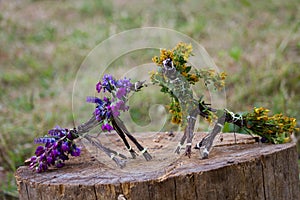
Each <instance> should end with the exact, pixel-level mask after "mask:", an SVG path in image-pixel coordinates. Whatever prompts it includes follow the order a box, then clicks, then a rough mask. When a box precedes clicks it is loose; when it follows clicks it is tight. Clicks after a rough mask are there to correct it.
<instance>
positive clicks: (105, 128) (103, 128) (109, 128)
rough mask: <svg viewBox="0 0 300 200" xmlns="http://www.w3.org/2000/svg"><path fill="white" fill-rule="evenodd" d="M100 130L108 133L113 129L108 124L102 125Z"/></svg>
mask: <svg viewBox="0 0 300 200" xmlns="http://www.w3.org/2000/svg"><path fill="white" fill-rule="evenodd" d="M101 129H102V130H103V131H109V132H110V131H112V130H114V129H113V127H112V126H111V125H110V124H109V123H106V124H102V126H101Z"/></svg>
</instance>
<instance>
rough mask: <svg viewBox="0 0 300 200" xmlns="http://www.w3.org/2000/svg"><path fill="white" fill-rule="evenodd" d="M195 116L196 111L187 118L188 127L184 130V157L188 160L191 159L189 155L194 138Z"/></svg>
mask: <svg viewBox="0 0 300 200" xmlns="http://www.w3.org/2000/svg"><path fill="white" fill-rule="evenodd" d="M197 114H198V110H194V111H193V112H191V113H190V115H189V116H188V125H187V129H186V131H187V133H186V135H187V141H186V149H185V155H186V156H188V157H189V158H190V157H191V153H192V141H193V137H194V128H195V123H196V119H197Z"/></svg>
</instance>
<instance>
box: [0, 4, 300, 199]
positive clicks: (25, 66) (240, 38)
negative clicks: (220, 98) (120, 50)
mask: <svg viewBox="0 0 300 200" xmlns="http://www.w3.org/2000/svg"><path fill="white" fill-rule="evenodd" d="M298 5H299V2H298V0H285V1H281V0H270V1H250V0H240V1H233V0H230V1H229V0H228V1H224V0H219V1H218V0H203V1H198V0H181V1H178V0H175V1H171V0H166V1H157V0H148V1H138V0H132V1H125V0H117V1H101V0H86V1H83V0H82V1H79V0H61V1H50V0H49V1H46V0H22V1H17V0H12V1H1V0H0V185H1V188H0V190H1V192H2V193H1V195H0V198H2V197H3V198H7V199H9V198H13V197H17V190H16V184H15V180H14V175H13V174H14V172H15V170H16V169H17V167H18V166H20V165H22V164H23V161H24V160H25V159H26V158H28V157H29V156H31V155H32V154H33V152H34V145H33V142H32V141H33V139H34V137H36V136H41V135H44V134H45V133H46V131H47V130H48V129H50V128H53V127H54V126H55V125H56V124H58V123H59V124H60V125H61V126H64V127H72V126H73V123H72V122H73V119H72V112H71V95H72V86H73V81H74V77H75V75H76V72H77V70H78V69H79V67H80V64H81V62H82V61H83V59H84V58H85V56H87V54H88V53H89V52H90V51H91V50H92V49H93V48H94V47H95V46H96V45H97V44H99V43H100V42H101V41H103V40H105V39H107V38H108V37H109V36H112V35H113V34H115V33H119V32H121V31H125V30H128V29H132V28H138V27H148V26H157V27H163V28H170V29H175V30H177V31H180V32H182V33H184V34H187V35H189V36H190V37H192V38H194V39H195V40H196V41H198V42H199V43H201V44H202V45H203V46H204V47H205V48H206V50H207V51H208V53H209V54H210V55H211V57H212V58H213V59H214V61H215V62H216V64H217V65H218V67H219V68H220V69H221V70H222V71H226V72H227V74H228V79H227V86H226V94H227V99H226V101H227V105H228V108H229V109H231V110H234V111H247V110H250V109H251V108H252V107H253V106H265V107H268V108H270V109H271V110H272V111H273V113H280V112H282V113H284V114H286V115H289V116H293V117H296V118H298V120H300V95H299V94H300V68H299V67H300V66H299V64H300V29H299V26H300V7H299V6H298ZM162 45H163V44H162ZM162 47H163V46H162ZM103 56H105V55H103ZM91 87H94V86H91ZM141 114H143V113H141ZM138 116H139V117H140V115H138ZM298 123H299V122H298Z"/></svg>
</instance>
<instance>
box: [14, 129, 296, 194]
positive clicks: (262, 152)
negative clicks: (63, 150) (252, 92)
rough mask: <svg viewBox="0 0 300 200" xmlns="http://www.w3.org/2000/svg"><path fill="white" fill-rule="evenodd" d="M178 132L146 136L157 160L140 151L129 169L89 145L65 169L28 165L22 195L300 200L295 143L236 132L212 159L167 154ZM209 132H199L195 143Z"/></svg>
mask: <svg viewBox="0 0 300 200" xmlns="http://www.w3.org/2000/svg"><path fill="white" fill-rule="evenodd" d="M152 135H153V134H152ZM174 135H176V133H174ZM174 135H171V134H169V133H168V134H167V133H157V134H155V137H154V138H153V137H151V140H150V139H148V140H147V139H146V140H143V141H142V144H143V145H145V146H147V147H148V151H149V152H150V153H151V155H152V156H153V160H151V161H148V162H147V161H145V160H143V157H142V156H141V155H140V156H139V157H138V158H137V159H135V160H133V159H129V161H128V162H127V165H126V167H125V168H124V169H119V168H118V167H116V165H115V164H114V163H113V161H111V160H110V164H107V163H106V162H103V163H101V162H99V160H101V159H103V160H105V159H106V158H105V156H104V155H101V156H100V157H98V156H97V154H95V152H97V151H96V150H95V149H94V150H93V147H88V146H87V145H85V147H87V148H86V149H83V151H82V155H81V156H80V157H76V158H71V159H70V160H69V161H67V162H66V166H65V167H63V168H61V169H54V168H51V169H50V170H49V171H47V172H44V173H35V172H32V171H31V170H30V169H29V168H28V166H22V167H20V168H19V169H18V170H17V172H16V174H15V176H16V180H17V184H18V189H19V195H20V199H21V200H23V199H28V200H34V199H43V200H47V199H49V200H55V199H80V200H81V199H88V200H90V199H91V200H92V199H96V200H100V199H101V200H102V199H103V200H110V199H113V200H116V199H123V200H124V199H127V200H147V199H149V200H159V199H162V200H168V199H170V200H189V199H191V200H195V199H196V200H198V199H199V200H201V199H212V200H214V199H236V200H238V199H247V200H248V199H255V200H256V199H268V200H281V199H282V200H286V199H291V200H298V199H300V191H299V172H298V164H297V150H296V146H295V144H294V143H287V144H280V145H270V144H261V143H257V142H255V140H254V139H253V138H252V137H251V136H246V135H241V134H236V140H235V139H234V138H235V137H234V135H233V134H231V133H224V134H222V135H223V136H222V137H223V140H222V141H221V140H220V137H219V138H218V139H217V140H216V142H215V144H214V145H215V147H214V149H213V150H212V152H211V154H210V155H209V158H208V159H204V160H200V159H199V151H198V150H196V149H193V153H192V156H191V158H188V157H186V156H184V155H183V154H184V149H183V150H182V152H181V155H180V156H178V155H175V154H174V153H173V154H171V153H170V155H165V154H163V153H166V152H168V151H166V150H165V151H163V149H164V148H167V147H168V148H170V149H174V150H175V147H176V146H168V145H167V144H168V141H170V140H172V137H174ZM204 135H205V134H203V133H196V134H195V137H196V138H195V141H197V139H200V138H202V137H203V136H204ZM110 137H114V136H113V135H111V136H110ZM170 138H171V139H170ZM117 142H118V141H117ZM115 144H117V143H114V145H115ZM122 153H123V152H122ZM124 153H126V152H124Z"/></svg>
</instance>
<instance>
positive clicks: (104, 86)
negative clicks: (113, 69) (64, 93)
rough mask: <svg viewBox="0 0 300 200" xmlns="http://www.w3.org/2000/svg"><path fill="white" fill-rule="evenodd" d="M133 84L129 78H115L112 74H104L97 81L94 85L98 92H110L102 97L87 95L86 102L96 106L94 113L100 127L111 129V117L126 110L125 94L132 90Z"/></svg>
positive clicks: (105, 129)
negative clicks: (100, 79)
mask: <svg viewBox="0 0 300 200" xmlns="http://www.w3.org/2000/svg"><path fill="white" fill-rule="evenodd" d="M132 87H133V84H132V83H131V82H130V79H127V78H124V79H119V80H116V79H115V78H113V76H111V75H109V74H106V75H104V76H103V79H102V81H99V82H98V83H97V85H96V90H97V92H98V93H101V92H103V93H106V92H108V93H110V94H111V95H110V96H109V97H107V96H105V97H104V98H103V99H100V98H98V97H87V102H89V103H95V104H96V108H95V111H94V115H95V116H96V119H97V120H98V121H99V122H100V125H101V129H102V130H103V131H111V130H113V127H112V126H111V119H112V117H118V116H120V111H123V112H124V111H127V110H128V108H129V107H128V106H127V105H126V102H127V96H128V94H129V93H130V91H132Z"/></svg>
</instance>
